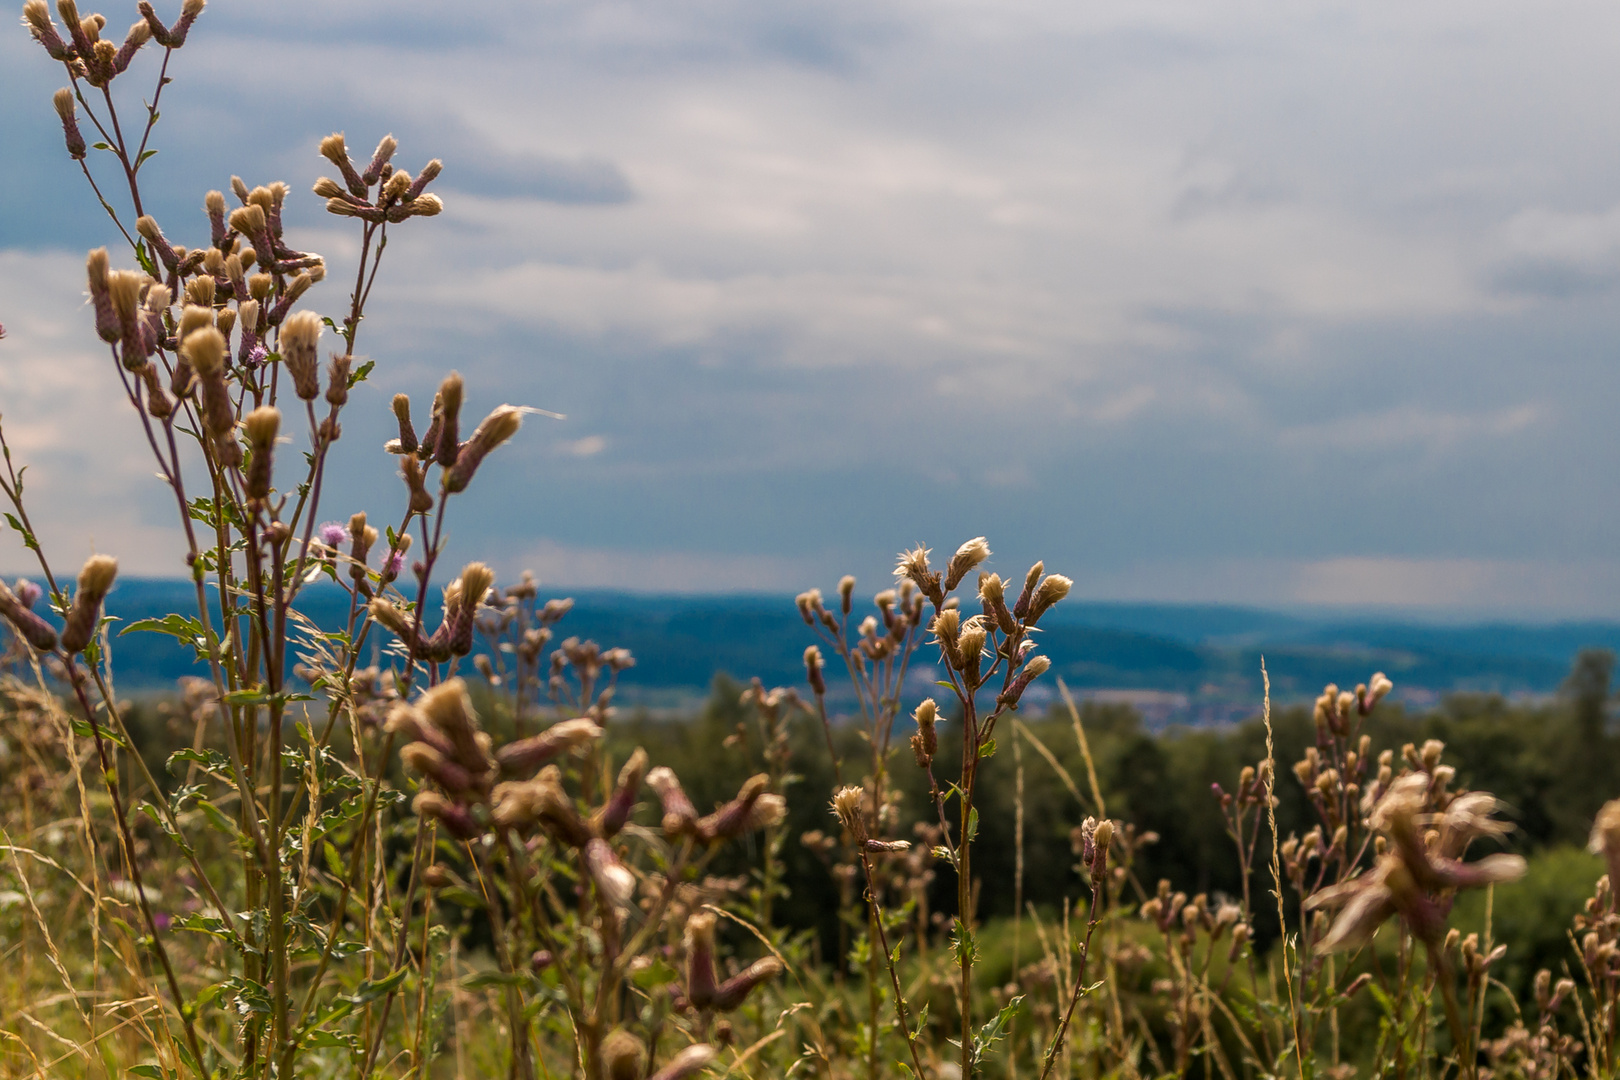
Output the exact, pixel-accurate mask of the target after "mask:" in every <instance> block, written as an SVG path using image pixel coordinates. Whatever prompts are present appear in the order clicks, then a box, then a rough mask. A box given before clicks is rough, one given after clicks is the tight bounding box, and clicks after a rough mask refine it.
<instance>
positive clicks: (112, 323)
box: [84, 247, 123, 343]
mask: <svg viewBox="0 0 1620 1080" xmlns="http://www.w3.org/2000/svg"><path fill="white" fill-rule="evenodd" d="M84 265H85V271H86V274H87V276H88V278H89V281H90V304H91V306H92V307H93V308H94V309H95V312H96V333H97V334H98V335H99V336H100V337H101V340H102V341H105V342H108V343H111V342H115V341H118V340H119V339H120V338H122V337H123V331H122V329H121V328H120V327H119V324H118V316H117V314H115V313H114V312H113V304H112V295H111V293H110V292H108V279H109V276H110V275H109V273H108V270H107V249H106V248H104V247H102V248H96V249H95V250H94V251H92V252H90V254H89V256H88V257H87V258H86V259H85V262H84Z"/></svg>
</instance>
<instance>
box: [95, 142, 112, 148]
mask: <svg viewBox="0 0 1620 1080" xmlns="http://www.w3.org/2000/svg"><path fill="white" fill-rule="evenodd" d="M90 149H92V150H111V149H112V147H110V146H108V145H107V144H106V143H104V142H93V143H91V144H90Z"/></svg>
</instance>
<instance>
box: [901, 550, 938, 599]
mask: <svg viewBox="0 0 1620 1080" xmlns="http://www.w3.org/2000/svg"><path fill="white" fill-rule="evenodd" d="M894 576H895V577H897V578H901V579H902V580H905V581H909V582H911V583H912V584H913V585H915V586H916V587H917V588H918V589H920V590H922V594H923V595H924V596H926V597H928V599H929V600H931V601H933V603H934V605H935V606H936V607H937V606H939V605H941V604H943V603H944V602H945V590H944V589H942V588H940V581H941V578H940V574H939V572H938V571H937V570H930V569H929V567H928V549H927V548H925V547H923V546H922V545H921V544H918V545H917V546H916V547H914V548H912V549H911V550H910V551H902V552H901V553H900V560H899V562H898V563H897V564H896V566H895V568H894Z"/></svg>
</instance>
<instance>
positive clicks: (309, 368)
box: [281, 311, 322, 401]
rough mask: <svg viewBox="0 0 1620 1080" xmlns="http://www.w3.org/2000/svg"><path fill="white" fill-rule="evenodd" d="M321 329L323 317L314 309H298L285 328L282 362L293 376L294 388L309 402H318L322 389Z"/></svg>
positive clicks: (282, 343)
mask: <svg viewBox="0 0 1620 1080" xmlns="http://www.w3.org/2000/svg"><path fill="white" fill-rule="evenodd" d="M321 329H322V324H321V317H320V316H319V315H317V314H315V313H314V312H313V311H300V312H298V313H297V314H296V315H294V316H292V317H291V318H290V319H288V320H287V323H286V325H285V326H283V327H282V328H281V362H282V364H284V365H285V366H286V368H287V374H289V375H291V376H292V381H293V389H294V390H295V391H296V392H297V394H298V396H299V397H301V398H303V399H304V400H305V401H314V400H315V398H316V397H317V396H318V395H319V394H320V392H321V381H320V365H319V362H318V361H317V360H316V359H315V350H316V345H317V343H318V342H319V341H320V339H321Z"/></svg>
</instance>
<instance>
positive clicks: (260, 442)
mask: <svg viewBox="0 0 1620 1080" xmlns="http://www.w3.org/2000/svg"><path fill="white" fill-rule="evenodd" d="M280 428H281V410H280V409H277V408H276V407H275V406H273V405H261V406H259V407H258V408H257V409H254V410H253V411H252V412H250V413H248V414H247V416H245V417H243V418H242V429H243V431H245V432H246V433H247V437H248V442H250V443H252V444H253V445H254V446H255V447H265V446H269V445H270V444H271V443H273V442H275V441H276V432H277V431H278V430H280Z"/></svg>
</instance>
